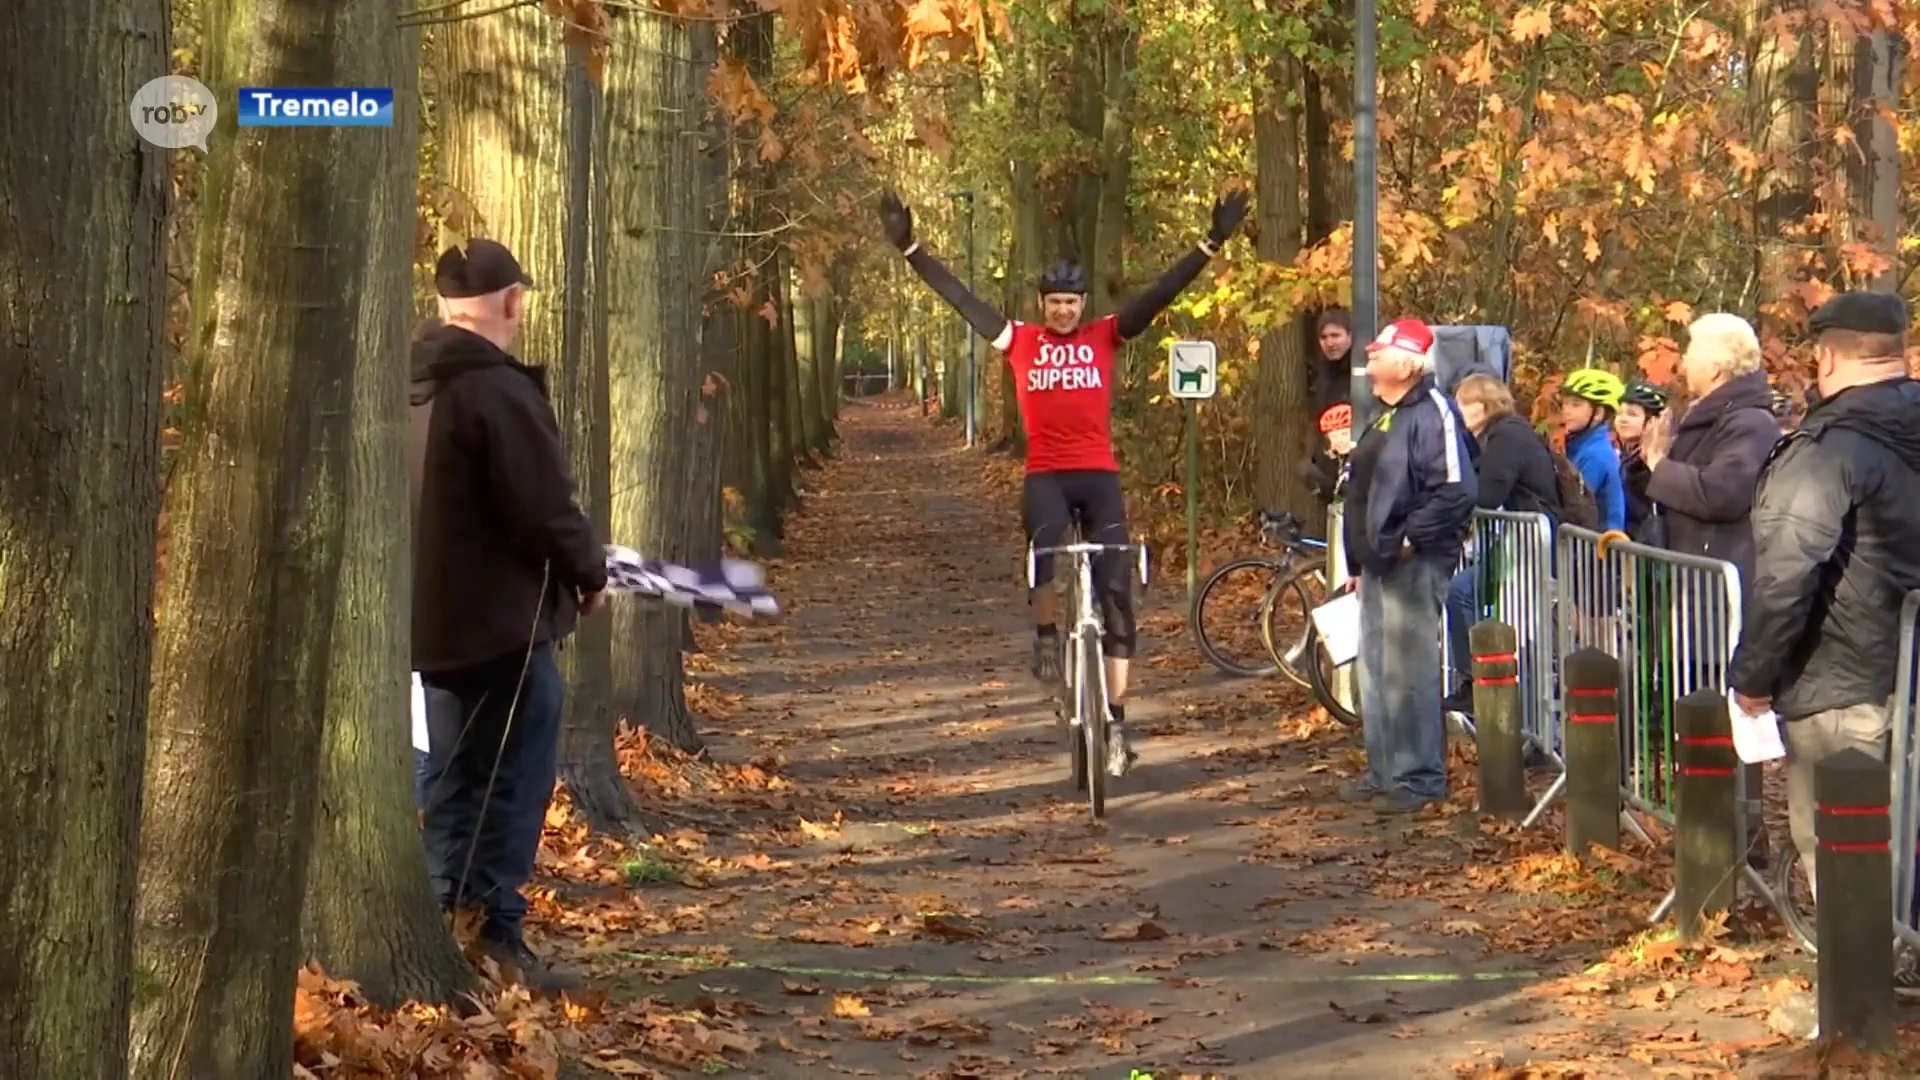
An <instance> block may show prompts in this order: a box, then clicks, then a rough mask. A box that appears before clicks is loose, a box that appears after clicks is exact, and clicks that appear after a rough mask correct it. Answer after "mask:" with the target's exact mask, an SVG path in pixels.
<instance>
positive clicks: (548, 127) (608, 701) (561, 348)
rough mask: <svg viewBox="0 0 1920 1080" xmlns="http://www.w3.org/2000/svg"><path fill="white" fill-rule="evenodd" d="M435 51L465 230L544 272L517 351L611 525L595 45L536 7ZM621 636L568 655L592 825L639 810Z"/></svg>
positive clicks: (571, 722) (465, 24) (620, 822)
mask: <svg viewBox="0 0 1920 1080" xmlns="http://www.w3.org/2000/svg"><path fill="white" fill-rule="evenodd" d="M432 52H433V55H432V58H431V67H432V72H433V76H434V80H435V83H436V87H437V94H436V95H435V97H434V105H435V111H436V115H437V118H438V121H439V122H438V125H437V135H438V142H437V147H438V157H439V160H440V162H441V165H440V169H441V180H442V183H443V184H444V185H445V186H446V187H447V188H449V189H451V190H452V191H453V192H456V193H458V194H459V195H460V196H461V199H460V200H459V201H460V202H461V203H462V204H463V205H465V206H468V207H471V208H472V210H473V216H472V218H471V220H459V221H455V222H452V223H451V224H452V226H453V227H454V229H455V231H456V233H458V234H470V235H474V236H486V237H490V238H493V239H496V240H499V241H500V242H501V243H504V244H506V245H507V247H509V248H511V249H512V250H513V252H514V254H515V255H516V256H517V257H518V258H519V260H520V262H521V265H523V266H524V267H526V269H527V272H528V273H529V274H530V275H532V277H533V280H534V283H535V286H536V287H535V288H534V289H532V290H530V291H529V292H528V293H527V314H526V322H525V324H524V326H523V328H522V330H521V337H520V342H519V347H518V350H517V351H518V353H519V355H520V358H521V359H522V361H524V362H525V363H529V364H535V365H540V366H542V367H545V368H547V369H548V385H549V386H550V388H551V391H552V395H553V403H554V415H555V417H556V419H557V420H558V421H559V423H560V429H561V438H562V442H563V444H564V445H565V446H566V447H567V451H568V458H569V461H570V464H571V467H572V469H573V472H574V477H575V481H576V483H578V485H579V487H580V490H579V492H578V498H579V501H580V504H581V508H582V509H583V510H585V511H586V512H587V514H588V516H589V517H590V518H591V519H592V520H593V521H594V523H595V526H596V527H604V526H605V524H606V522H607V521H608V517H607V515H608V514H609V513H610V512H611V510H612V507H613V505H614V500H613V498H612V494H611V473H610V471H609V469H608V466H607V465H606V460H607V447H608V445H609V440H610V438H611V435H612V424H611V422H610V419H609V412H608V406H607V405H606V404H604V402H605V401H606V400H607V399H606V391H605V390H604V389H603V385H604V383H605V380H606V376H605V374H604V373H603V372H604V368H605V362H604V360H603V359H602V356H603V355H604V343H605V342H606V341H607V336H606V334H607V330H606V328H605V317H604V315H603V314H600V313H599V312H598V309H599V308H601V307H603V306H604V304H603V303H602V301H601V300H600V297H602V296H603V295H605V294H604V292H603V290H602V288H601V285H600V282H601V281H602V280H604V279H603V278H601V277H599V276H597V275H596V271H597V270H599V269H601V268H602V267H603V264H604V261H605V258H606V255H605V253H604V252H603V251H601V250H600V249H601V248H603V247H604V244H605V241H604V239H603V238H604V236H605V225H604V224H603V223H602V222H603V220H604V217H605V215H596V213H595V211H596V209H599V208H600V207H601V204H602V203H603V201H604V197H603V196H602V195H601V194H600V188H601V187H602V186H603V185H604V183H605V182H606V181H604V180H602V179H600V178H597V177H596V176H595V175H594V158H595V151H596V150H597V149H598V148H599V146H600V143H601V141H602V140H603V138H604V136H603V135H602V134H601V133H599V132H598V131H597V129H598V127H599V125H600V124H601V123H602V120H601V119H600V117H599V115H598V114H597V109H596V106H598V107H599V108H604V107H605V106H604V101H603V96H602V95H601V94H600V93H599V92H598V90H597V88H596V87H595V86H593V85H592V82H591V80H589V79H588V78H587V67H586V64H585V60H586V58H585V56H584V54H583V53H582V50H581V46H580V45H578V44H574V45H569V44H568V43H567V42H566V41H565V40H563V38H562V35H559V34H556V33H555V32H554V26H553V23H552V22H551V20H549V19H548V18H547V17H546V16H544V15H543V14H541V12H540V11H539V10H538V9H536V8H530V7H521V8H516V9H513V10H510V11H503V12H497V13H493V14H489V15H487V16H486V17H485V18H479V19H463V20H460V21H457V22H454V23H450V24H448V25H447V26H446V27H444V28H443V29H442V30H441V31H440V32H438V33H437V34H436V36H435V46H434V48H433V50H432ZM458 238H460V237H459V236H458V235H456V236H454V237H451V238H450V239H458ZM605 535H608V536H609V537H611V535H612V534H611V533H609V534H605ZM611 641H612V638H611V630H610V628H609V626H608V621H607V616H606V615H602V614H595V615H590V616H588V617H587V618H585V619H583V620H581V623H580V626H579V629H578V630H577V631H576V632H575V634H574V635H573V637H572V638H571V639H569V642H568V647H567V648H566V649H564V650H562V651H561V652H560V653H559V655H558V656H557V657H556V659H558V660H559V661H560V662H561V664H562V665H563V672H564V674H565V675H566V676H567V679H568V693H567V706H566V707H567V713H566V719H565V727H564V731H563V736H562V745H561V753H560V758H559V771H560V775H561V777H562V778H563V779H564V780H565V782H566V784H567V790H568V793H569V794H570V795H571V796H572V797H573V798H574V800H575V805H576V806H577V807H578V808H579V809H580V810H581V811H582V812H583V814H584V815H585V816H586V818H587V820H588V821H589V822H590V823H592V824H594V825H595V826H596V827H600V828H609V829H623V828H626V827H628V826H630V825H631V824H633V823H634V822H636V821H637V820H638V807H636V806H635V805H634V802H633V798H632V795H631V793H630V792H629V791H628V790H627V788H626V785H625V784H624V783H622V782H621V781H620V779H619V769H618V766H617V765H616V763H615V761H614V757H613V717H614V716H615V715H617V712H616V705H615V703H614V701H613V694H612V674H613V668H612V660H611Z"/></svg>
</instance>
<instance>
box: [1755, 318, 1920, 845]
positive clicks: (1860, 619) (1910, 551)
mask: <svg viewBox="0 0 1920 1080" xmlns="http://www.w3.org/2000/svg"><path fill="white" fill-rule="evenodd" d="M1907 325H1908V316H1907V306H1906V304H1905V303H1904V302H1902V301H1901V299H1900V298H1899V297H1897V296H1892V295H1887V294H1882V293H1849V294H1846V295H1842V296H1836V297H1834V298H1833V299H1832V300H1829V301H1827V302H1826V303H1825V304H1822V305H1821V306H1820V308H1819V310H1817V311H1815V312H1814V313H1813V317H1812V319H1811V320H1810V321H1809V324H1808V328H1809V330H1810V331H1811V332H1812V334H1813V336H1814V360H1815V365H1816V369H1815V375H1816V378H1817V379H1818V384H1817V385H1818V392H1819V398H1820V399H1819V402H1818V403H1817V404H1815V405H1814V406H1813V407H1812V408H1811V409H1810V410H1809V411H1808V413H1807V416H1806V419H1805V420H1804V421H1803V422H1802V423H1801V425H1800V428H1799V430H1797V431H1795V432H1793V433H1792V434H1789V435H1787V436H1786V437H1785V438H1783V439H1782V440H1781V441H1780V442H1779V444H1778V445H1776V446H1775V447H1774V450H1773V453H1772V455H1771V456H1770V457H1769V458H1768V459H1767V463H1766V465H1765V466H1764V468H1763V469H1762V471H1761V474H1760V482H1759V490H1758V492H1757V493H1756V495H1755V498H1754V507H1753V537H1754V542H1755V552H1754V564H1753V565H1754V579H1753V583H1752V588H1750V589H1749V590H1748V592H1747V600H1746V606H1745V611H1744V613H1743V618H1742V621H1741V628H1740V642H1739V646H1738V648H1737V649H1736V650H1735V652H1734V657H1733V665H1732V667H1731V669H1730V670H1729V672H1728V682H1729V683H1730V685H1731V686H1732V689H1733V691H1734V694H1735V696H1736V697H1737V699H1738V700H1739V703H1740V705H1741V707H1742V708H1743V709H1745V710H1746V711H1747V712H1749V713H1760V712H1764V711H1766V710H1767V709H1769V708H1771V709H1772V710H1773V711H1775V712H1776V713H1778V714H1779V716H1780V718H1781V719H1782V720H1784V721H1785V722H1786V746H1787V762H1788V768H1787V800H1788V806H1789V817H1790V821H1791V824H1792V830H1793V843H1794V847H1795V848H1796V849H1798V851H1799V854H1800V859H1801V862H1802V865H1803V866H1804V867H1805V869H1806V871H1807V873H1808V876H1809V878H1811V876H1812V871H1813V850H1814V835H1813V816H1814V797H1813V766H1814V763H1815V762H1818V761H1819V760H1821V759H1822V758H1825V757H1827V756H1828V755H1830V754H1833V753H1836V752H1838V751H1840V750H1843V749H1845V748H1847V747H1850V746H1851V747H1857V748H1859V749H1860V750H1862V751H1864V752H1866V753H1868V754H1872V755H1874V756H1875V757H1878V758H1880V759H1881V760H1883V761H1884V760H1885V759H1886V757H1887V750H1888V734H1889V731H1890V727H1889V724H1890V715H1891V711H1892V697H1893V686H1894V674H1895V669H1896V666H1897V663H1898V660H1899V657H1898V656H1897V652H1898V650H1897V649H1896V648H1895V647H1894V643H1895V642H1897V641H1898V640H1899V639H1900V605H1901V601H1902V600H1903V599H1904V598H1905V596H1906V594H1907V592H1908V590H1910V589H1915V588H1920V499H1916V498H1915V497H1914V493H1915V492H1916V491H1920V383H1915V382H1914V380H1912V379H1910V378H1908V377H1907V362H1906V345H1907Z"/></svg>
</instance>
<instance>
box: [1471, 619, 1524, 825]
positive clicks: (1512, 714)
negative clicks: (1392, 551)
mask: <svg viewBox="0 0 1920 1080" xmlns="http://www.w3.org/2000/svg"><path fill="white" fill-rule="evenodd" d="M1467 642H1468V644H1469V645H1470V646H1471V647H1472V649H1473V742H1474V747H1475V751H1476V753H1477V754H1478V755H1479V762H1480V765H1479V768H1480V812H1481V813H1483V814H1494V815H1497V816H1499V817H1508V818H1524V817H1526V816H1527V811H1528V810H1531V809H1532V808H1533V800H1532V799H1530V798H1528V797H1527V768H1526V746H1527V743H1526V732H1525V730H1524V728H1523V727H1522V716H1521V712H1520V655H1519V637H1518V635H1517V634H1515V633H1514V629H1513V627H1511V626H1508V625H1507V624H1506V623H1503V622H1500V621H1499V620H1497V619H1486V620H1483V621H1481V622H1479V623H1476V624H1474V626H1473V627H1472V628H1471V629H1469V630H1468V631H1467Z"/></svg>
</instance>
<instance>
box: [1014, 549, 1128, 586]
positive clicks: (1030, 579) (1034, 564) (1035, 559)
mask: <svg viewBox="0 0 1920 1080" xmlns="http://www.w3.org/2000/svg"><path fill="white" fill-rule="evenodd" d="M1108 551H1132V552H1134V553H1135V554H1136V555H1138V558H1137V559H1136V560H1135V561H1136V562H1137V563H1138V564H1139V568H1140V584H1142V585H1145V584H1147V548H1146V545H1144V544H1058V545H1056V546H1054V547H1043V548H1036V547H1033V546H1031V545H1029V546H1028V547H1027V588H1029V589H1031V588H1035V587H1036V586H1038V584H1039V581H1038V580H1037V579H1038V578H1039V566H1038V563H1039V561H1040V556H1042V555H1099V554H1101V553H1103V552H1108Z"/></svg>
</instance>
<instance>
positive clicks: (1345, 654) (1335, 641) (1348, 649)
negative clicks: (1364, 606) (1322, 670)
mask: <svg viewBox="0 0 1920 1080" xmlns="http://www.w3.org/2000/svg"><path fill="white" fill-rule="evenodd" d="M1313 628H1314V629H1315V630H1317V631H1319V634H1320V641H1321V643H1322V644H1323V645H1325V646H1326V650H1327V655H1328V656H1330V657H1332V658H1333V663H1334V666H1335V667H1339V666H1340V665H1342V664H1350V663H1352V662H1353V659H1354V657H1356V656H1359V655H1360V594H1359V593H1357V592H1348V593H1342V594H1341V595H1339V596H1336V597H1334V598H1333V599H1331V600H1329V601H1327V602H1326V603H1324V604H1321V605H1320V606H1319V607H1317V608H1314V609H1313Z"/></svg>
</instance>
